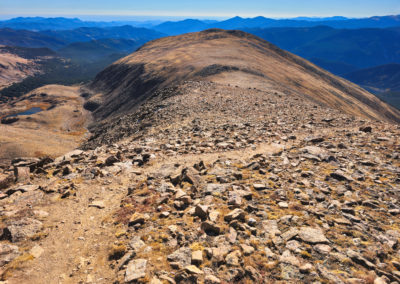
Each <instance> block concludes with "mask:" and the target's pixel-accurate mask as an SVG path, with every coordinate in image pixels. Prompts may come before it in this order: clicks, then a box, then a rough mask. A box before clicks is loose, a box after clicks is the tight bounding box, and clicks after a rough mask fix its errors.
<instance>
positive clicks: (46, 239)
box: [0, 82, 400, 284]
mask: <svg viewBox="0 0 400 284" xmlns="http://www.w3.org/2000/svg"><path fill="white" fill-rule="evenodd" d="M399 134H400V127H399V126H398V125H393V124H385V123H380V122H376V121H369V120H362V119H359V118H355V117H349V116H347V115H345V114H343V113H340V112H338V111H335V110H332V109H329V108H326V107H323V106H320V105H317V104H314V103H312V102H311V101H308V100H306V99H305V98H301V97H299V96H294V95H289V94H285V93H280V92H276V91H271V92H265V91H260V90H257V89H243V88H240V87H236V86H228V85H219V84H215V83H207V82H187V83H185V84H184V85H181V86H178V87H174V88H168V89H165V90H163V91H161V92H159V93H158V94H157V95H156V96H154V97H153V98H151V99H150V100H149V101H148V102H147V103H145V104H144V105H142V106H141V107H140V108H139V109H138V110H137V111H136V113H133V114H130V115H126V116H124V117H121V118H120V119H119V120H117V121H115V122H114V124H113V125H112V124H107V125H104V126H103V127H98V128H97V129H96V132H95V133H93V136H92V138H91V139H90V140H89V141H88V142H87V143H86V144H85V145H84V147H83V148H84V149H85V150H76V151H73V152H71V153H68V154H66V155H64V156H62V157H59V158H57V159H55V160H53V159H50V158H43V159H24V158H21V159H16V160H14V161H13V164H12V166H10V167H7V168H4V169H2V170H1V173H0V187H1V188H2V190H1V193H0V221H1V226H0V239H1V241H0V267H1V268H0V275H1V279H2V280H3V282H0V283H3V284H4V283H8V284H11V283H136V282H139V283H376V284H380V283H400V247H399V240H400V219H399V214H400V204H399V197H400V186H399V181H400V160H399V159H400V147H399V140H398V139H399V138H398V137H399Z"/></svg>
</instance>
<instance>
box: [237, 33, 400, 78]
mask: <svg viewBox="0 0 400 284" xmlns="http://www.w3.org/2000/svg"><path fill="white" fill-rule="evenodd" d="M244 30H245V31H247V32H250V33H252V34H254V35H257V36H259V37H261V38H263V39H265V40H267V41H270V42H272V43H273V44H276V45H278V46H279V47H280V48H283V49H286V50H288V51H290V52H293V53H295V54H297V55H299V56H301V57H304V58H307V59H309V60H311V61H313V62H314V63H316V64H318V65H320V66H321V67H323V68H326V69H327V70H329V71H331V72H333V73H335V74H338V75H343V74H346V73H349V72H352V71H354V70H356V69H362V68H367V67H372V66H377V65H383V64H388V63H400V29H398V28H397V29H396V28H395V29H393V28H386V29H356V30H349V29H334V28H330V27H324V26H320V27H312V28H271V29H244Z"/></svg>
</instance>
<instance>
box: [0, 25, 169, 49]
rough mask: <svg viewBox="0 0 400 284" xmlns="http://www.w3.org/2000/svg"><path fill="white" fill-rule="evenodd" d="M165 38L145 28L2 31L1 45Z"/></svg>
mask: <svg viewBox="0 0 400 284" xmlns="http://www.w3.org/2000/svg"><path fill="white" fill-rule="evenodd" d="M163 36H165V35H164V34H162V33H160V32H157V31H154V30H150V29H145V28H136V27H132V26H120V27H106V28H97V27H95V28H87V27H82V28H77V29H74V30H46V31H40V32H33V31H27V30H13V29H10V28H4V29H0V44H3V45H10V46H21V47H49V48H52V49H60V48H62V47H65V46H67V45H68V44H71V43H75V42H89V41H93V40H100V39H110V38H113V39H129V40H134V41H136V42H138V43H141V44H143V43H145V42H148V41H150V40H153V39H156V38H160V37H163Z"/></svg>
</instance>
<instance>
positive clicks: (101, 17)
mask: <svg viewBox="0 0 400 284" xmlns="http://www.w3.org/2000/svg"><path fill="white" fill-rule="evenodd" d="M395 15H397V14H385V15H368V16H363V17H349V16H343V15H333V16H308V15H297V16H292V17H271V16H267V15H254V16H241V15H232V16H229V17H213V16H197V17H196V16H194V17H193V16H154V15H148V16H145V15H143V16H135V15H133V16H126V15H72V14H71V15H62V14H60V15H21V14H16V15H2V14H0V20H11V19H15V18H20V17H21V18H35V17H39V18H67V19H79V20H82V21H95V22H96V21H99V22H100V21H102V22H108V21H110V22H111V21H137V22H157V21H159V22H164V21H181V20H186V19H198V20H205V21H206V20H216V21H223V20H227V19H230V18H233V17H241V18H255V17H265V18H270V19H276V20H282V19H298V18H310V19H320V18H333V17H345V18H348V19H362V18H370V17H374V16H377V17H384V16H395Z"/></svg>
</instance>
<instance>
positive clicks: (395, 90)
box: [344, 64, 400, 108]
mask: <svg viewBox="0 0 400 284" xmlns="http://www.w3.org/2000/svg"><path fill="white" fill-rule="evenodd" d="M344 77H345V78H346V79H348V80H350V81H352V82H354V83H356V84H358V85H360V86H362V87H363V88H365V89H366V90H368V91H370V92H372V93H374V94H376V95H378V96H379V97H380V98H382V99H383V100H385V101H386V102H388V103H390V104H392V105H394V106H396V107H397V108H400V64H386V65H381V66H376V67H373V68H367V69H362V70H357V71H355V72H352V73H349V74H346V75H344Z"/></svg>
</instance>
